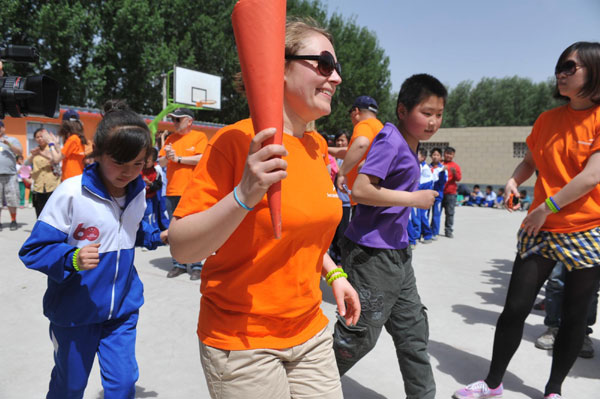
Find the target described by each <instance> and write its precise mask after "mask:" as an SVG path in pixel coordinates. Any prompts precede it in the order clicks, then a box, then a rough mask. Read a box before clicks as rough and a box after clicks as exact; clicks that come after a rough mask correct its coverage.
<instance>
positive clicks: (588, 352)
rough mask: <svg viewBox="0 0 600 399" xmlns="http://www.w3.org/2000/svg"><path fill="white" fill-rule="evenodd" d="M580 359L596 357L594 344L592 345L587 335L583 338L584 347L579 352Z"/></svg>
mask: <svg viewBox="0 0 600 399" xmlns="http://www.w3.org/2000/svg"><path fill="white" fill-rule="evenodd" d="M579 357H582V358H584V359H591V358H593V357H594V344H593V343H592V340H591V339H590V336H589V335H586V336H585V337H584V338H583V346H582V347H581V350H580V351H579Z"/></svg>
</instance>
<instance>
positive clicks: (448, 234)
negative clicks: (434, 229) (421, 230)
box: [446, 233, 454, 238]
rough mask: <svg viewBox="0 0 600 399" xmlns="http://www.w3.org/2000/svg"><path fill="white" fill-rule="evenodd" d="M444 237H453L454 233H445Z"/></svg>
mask: <svg viewBox="0 0 600 399" xmlns="http://www.w3.org/2000/svg"><path fill="white" fill-rule="evenodd" d="M446 238H454V234H452V233H446Z"/></svg>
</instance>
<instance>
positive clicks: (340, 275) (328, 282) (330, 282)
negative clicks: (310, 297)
mask: <svg viewBox="0 0 600 399" xmlns="http://www.w3.org/2000/svg"><path fill="white" fill-rule="evenodd" d="M340 277H345V278H348V275H347V274H346V273H344V272H342V273H338V274H334V275H333V276H332V277H331V278H330V279H329V280H327V285H328V286H331V284H333V282H334V281H335V280H337V279H338V278H340Z"/></svg>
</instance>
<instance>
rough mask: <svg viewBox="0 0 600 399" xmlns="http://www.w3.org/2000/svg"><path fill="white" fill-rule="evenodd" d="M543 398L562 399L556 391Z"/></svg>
mask: <svg viewBox="0 0 600 399" xmlns="http://www.w3.org/2000/svg"><path fill="white" fill-rule="evenodd" d="M544 399H563V397H562V396H560V395H559V394H557V393H551V394H550V395H546V396H544Z"/></svg>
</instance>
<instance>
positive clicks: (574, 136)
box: [454, 42, 600, 399]
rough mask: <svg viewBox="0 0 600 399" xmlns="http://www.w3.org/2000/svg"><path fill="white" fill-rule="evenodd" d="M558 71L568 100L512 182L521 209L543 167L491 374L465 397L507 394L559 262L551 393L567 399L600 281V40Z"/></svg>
mask: <svg viewBox="0 0 600 399" xmlns="http://www.w3.org/2000/svg"><path fill="white" fill-rule="evenodd" d="M554 73H555V76H556V93H555V97H557V98H562V99H565V100H567V101H568V103H567V104H566V105H563V106H560V107H558V108H554V109H552V110H549V111H546V112H544V113H542V114H541V115H540V116H539V117H538V119H537V121H536V122H535V124H534V126H533V129H532V131H531V134H530V135H529V137H528V138H527V147H528V151H527V153H526V154H525V158H524V159H523V161H522V162H521V163H520V164H519V165H518V166H517V168H516V169H515V171H514V172H513V175H512V177H511V178H510V179H509V180H508V183H507V184H506V188H505V203H506V205H507V208H508V210H509V211H511V210H515V209H518V207H519V204H517V205H514V206H513V204H512V200H511V198H513V197H517V198H518V197H519V191H518V187H519V185H520V184H522V183H523V182H524V181H526V180H527V179H528V178H529V177H531V176H532V175H533V173H534V172H535V171H536V170H538V171H539V175H538V177H537V180H536V182H535V188H534V199H533V202H532V204H531V206H530V208H529V212H528V214H527V216H526V217H525V219H524V220H523V223H522V224H521V228H520V230H519V234H518V244H517V257H516V259H515V262H514V265H513V271H512V276H511V279H510V284H509V286H508V292H507V295H506V304H505V305H504V310H503V311H502V314H501V315H500V317H499V318H498V323H497V325H496V333H495V337H494V350H493V353H492V362H491V365H490V369H489V373H488V375H487V377H486V378H485V380H481V381H477V382H474V383H472V384H470V385H468V386H466V387H465V388H462V389H460V390H458V391H456V392H455V394H454V398H457V399H466V398H496V397H501V396H502V393H503V386H502V378H503V377H504V373H505V372H506V368H507V367H508V364H509V362H510V360H511V358H512V356H513V355H514V353H515V352H516V350H517V348H518V347H519V343H520V342H521V338H522V335H523V326H524V324H525V318H526V317H527V315H528V314H529V312H530V311H531V308H532V307H533V304H534V301H535V298H536V297H537V294H538V292H539V290H540V288H541V287H542V285H543V284H544V282H545V281H546V279H547V278H548V277H549V276H550V273H551V271H552V269H553V268H554V266H555V265H556V263H557V261H561V262H562V263H563V264H564V265H565V266H566V267H567V269H568V270H569V271H568V273H567V277H566V278H565V285H564V298H563V313H562V318H561V321H560V327H559V329H558V334H557V336H556V340H555V342H554V349H553V354H552V357H553V359H552V370H551V373H550V378H549V380H548V382H547V384H546V387H545V389H544V397H545V398H546V399H560V398H562V396H561V395H562V393H561V386H562V383H563V381H564V379H565V378H566V376H567V374H568V372H569V370H570V369H571V367H572V366H573V363H574V362H575V360H576V359H577V355H578V354H579V351H580V349H581V347H582V344H583V340H584V336H585V332H586V327H587V326H586V319H587V314H588V309H589V307H590V304H591V302H592V301H591V299H592V296H593V295H594V294H595V293H596V291H597V289H598V288H597V287H598V284H599V282H600V262H599V261H598V259H600V185H599V183H600V135H599V134H598V132H599V131H600V80H599V79H598V76H600V43H591V42H577V43H574V44H572V45H571V46H569V47H568V48H567V49H566V50H565V51H563V53H562V54H561V55H560V57H559V59H558V62H557V63H556V67H555V72H554ZM574 395H575V396H576V395H577V392H574Z"/></svg>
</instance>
